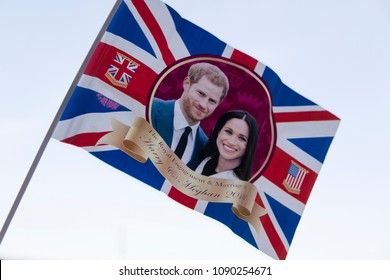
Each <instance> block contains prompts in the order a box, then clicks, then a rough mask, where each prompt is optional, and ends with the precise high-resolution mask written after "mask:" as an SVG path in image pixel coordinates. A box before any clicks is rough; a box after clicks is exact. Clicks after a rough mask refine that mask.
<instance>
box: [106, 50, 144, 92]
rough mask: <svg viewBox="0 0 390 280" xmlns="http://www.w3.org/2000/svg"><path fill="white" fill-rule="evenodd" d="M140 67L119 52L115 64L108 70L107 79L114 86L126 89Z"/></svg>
mask: <svg viewBox="0 0 390 280" xmlns="http://www.w3.org/2000/svg"><path fill="white" fill-rule="evenodd" d="M138 66H139V64H138V63H136V62H134V61H133V60H131V59H130V58H128V57H127V56H125V55H124V54H121V53H119V52H117V54H116V56H115V57H114V60H113V62H112V63H111V65H110V66H109V67H108V69H107V72H106V77H107V78H108V79H109V80H110V82H111V83H112V84H114V85H116V86H119V87H123V88H126V87H127V85H128V84H129V82H130V80H131V77H132V75H133V74H134V73H135V71H136V70H137V68H138Z"/></svg>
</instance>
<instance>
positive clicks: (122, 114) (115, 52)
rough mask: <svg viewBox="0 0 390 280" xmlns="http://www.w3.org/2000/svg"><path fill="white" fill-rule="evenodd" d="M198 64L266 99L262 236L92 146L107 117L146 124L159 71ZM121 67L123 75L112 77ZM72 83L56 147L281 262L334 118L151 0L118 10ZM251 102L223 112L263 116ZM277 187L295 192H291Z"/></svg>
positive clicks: (154, 174)
mask: <svg viewBox="0 0 390 280" xmlns="http://www.w3.org/2000/svg"><path fill="white" fill-rule="evenodd" d="M200 55H208V56H210V57H222V58H224V59H227V60H230V61H234V62H236V63H239V64H240V65H243V66H244V67H246V68H248V69H250V70H251V71H253V72H254V73H256V75H258V76H259V77H261V80H262V81H263V82H264V83H265V84H266V87H267V89H268V90H269V92H270V94H271V97H272V115H273V120H274V124H275V129H276V132H277V133H276V134H277V137H276V140H275V147H274V149H273V152H272V156H271V157H270V159H269V161H268V163H267V165H266V167H265V168H264V171H263V172H262V173H261V174H260V176H258V177H256V179H255V180H254V181H253V182H252V183H253V184H254V185H255V187H256V188H257V191H258V196H257V198H256V203H257V204H258V205H260V206H262V207H264V208H265V209H266V211H267V214H266V215H263V216H261V217H260V228H261V234H260V235H258V234H256V233H255V232H254V229H253V228H252V227H251V225H250V224H248V223H247V222H245V221H244V220H241V219H239V218H238V217H237V216H235V215H234V213H232V211H230V209H231V205H229V204H228V203H204V204H202V203H198V201H196V200H195V199H193V198H190V197H188V196H186V195H184V194H182V193H180V191H178V190H176V189H175V188H174V187H172V186H171V185H169V183H167V182H166V180H165V178H164V177H163V176H162V175H161V174H160V173H159V172H158V170H157V169H156V168H155V167H154V165H152V164H151V163H150V162H149V161H147V162H146V163H140V162H138V161H136V160H134V159H132V158H131V157H129V156H128V155H126V154H125V153H123V152H122V151H121V150H119V149H118V148H116V147H114V146H111V145H99V146H96V143H97V141H98V140H99V139H100V138H101V137H102V136H104V135H106V134H107V133H109V132H111V131H112V128H111V124H110V118H115V119H117V120H119V121H120V122H122V123H124V124H127V125H129V126H130V125H131V123H132V120H134V119H135V118H136V117H142V118H147V114H148V104H149V102H150V95H149V92H150V89H151V88H152V86H153V84H154V81H155V79H156V78H157V77H158V76H159V75H160V74H161V73H163V71H164V69H166V68H167V67H168V66H170V65H172V64H174V63H177V62H178V61H181V60H182V59H184V58H188V57H194V56H200ZM124 63H128V64H126V65H125V66H124V65H123V64H124ZM120 65H123V66H124V67H125V68H126V69H127V70H126V69H124V70H120V69H122V68H120V67H119V66H120ZM120 71H123V72H121V73H119V72H120ZM107 73H108V74H107ZM118 74H120V76H118ZM228 76H229V79H230V80H231V81H232V83H233V84H231V87H235V86H239V85H240V82H241V78H240V77H237V76H235V73H229V75H228ZM76 79H77V86H76V87H75V89H74V91H73V93H72V96H71V98H70V100H69V102H68V104H67V106H66V108H65V110H64V112H63V114H62V116H61V118H60V120H59V122H58V124H57V127H56V129H55V132H54V134H53V137H54V138H55V139H58V140H60V141H62V142H64V143H68V144H72V145H76V146H79V147H82V148H83V149H85V150H86V151H88V152H89V153H91V154H92V155H93V156H95V157H97V158H99V159H100V160H102V161H104V162H106V163H107V164H109V165H111V166H113V167H115V168H117V169H119V170H121V171H123V172H125V173H127V174H129V175H130V176H133V177H135V178H137V179H139V180H141V181H143V182H145V183H146V184H148V185H150V186H151V187H153V188H155V189H156V190H159V191H163V192H165V193H166V194H167V195H168V196H169V197H171V198H173V199H175V200H176V201H178V202H180V203H181V204H183V205H185V206H187V207H190V208H192V209H195V210H196V211H199V212H201V213H203V214H204V215H207V216H209V217H212V218H214V219H216V220H218V221H220V222H222V223H224V224H225V225H226V226H227V227H229V228H230V229H231V230H232V231H233V232H234V233H235V234H237V235H239V236H240V237H242V238H243V239H244V240H246V241H247V242H249V243H250V244H251V245H253V246H254V247H256V248H258V249H259V250H261V251H263V252H264V253H266V254H267V255H269V256H271V257H273V258H275V259H285V258H286V256H287V252H288V250H289V248H290V245H291V242H292V240H293V236H294V234H295V231H296V228H297V226H298V223H299V221H300V218H301V215H302V213H303V210H304V208H305V204H306V202H307V200H308V198H309V195H310V192H311V190H312V188H313V185H314V182H315V181H316V179H317V176H318V173H319V171H320V169H321V167H322V164H323V162H324V159H325V156H326V153H327V151H328V149H329V147H330V144H331V142H332V139H333V137H334V135H335V133H336V130H337V127H338V125H339V119H338V118H337V117H336V116H335V115H333V114H331V113H330V112H328V111H326V110H325V109H323V108H322V107H320V106H318V105H317V104H315V103H314V102H312V101H310V100H308V99H307V98H305V97H303V96H301V95H299V94H298V93H296V92H295V91H293V90H292V89H290V88H289V87H288V86H286V85H284V84H283V83H282V81H281V79H280V78H279V77H278V75H277V74H276V73H275V72H274V71H273V70H271V69H270V68H269V67H267V66H265V65H264V64H262V63H261V62H259V61H258V60H256V59H254V58H252V57H250V56H249V55H247V54H245V53H243V52H241V51H239V50H237V49H235V48H233V47H231V46H229V45H227V44H226V43H224V42H223V41H221V40H220V39H218V38H216V37H215V36H214V35H212V34H210V33H209V32H207V31H205V30H203V29H201V28H200V27H198V26H196V25H194V24H193V23H191V22H189V21H187V20H185V19H183V18H182V17H181V16H180V15H179V14H178V13H177V12H176V11H175V10H173V9H172V8H171V7H169V6H168V5H166V4H165V3H163V2H161V1H159V0H146V1H145V0H124V1H120V4H119V5H118V8H117V10H116V12H115V14H114V15H113V18H112V20H111V22H110V24H109V25H108V27H107V29H106V30H105V32H104V34H103V35H102V37H101V38H100V41H99V43H98V45H97V46H96V48H95V50H94V52H93V55H92V57H91V58H90V60H89V62H88V64H87V66H86V68H85V69H84V71H83V73H82V75H81V76H80V77H76ZM115 81H117V82H115ZM118 82H119V83H118ZM124 85H126V86H124ZM251 94H252V93H248V94H246V95H244V97H242V96H241V97H239V98H241V99H240V100H227V101H226V102H227V104H228V105H229V106H230V105H231V106H233V104H234V103H240V104H241V105H243V106H252V107H253V106H257V105H254V104H258V107H256V109H257V110H259V111H261V110H262V107H261V106H262V104H261V102H259V101H258V97H257V96H255V95H251ZM232 98H234V97H232ZM229 102H230V103H229ZM256 102H257V103H256ZM113 105H115V106H113ZM228 105H226V106H228ZM292 162H293V163H292ZM297 172H298V173H299V172H301V174H304V175H305V177H304V179H303V178H302V179H299V178H300V177H299V176H300V175H297ZM298 180H299V182H298ZM285 185H289V186H290V187H291V188H295V189H299V190H300V191H299V192H291V191H289V190H288V189H287V188H286V186H285Z"/></svg>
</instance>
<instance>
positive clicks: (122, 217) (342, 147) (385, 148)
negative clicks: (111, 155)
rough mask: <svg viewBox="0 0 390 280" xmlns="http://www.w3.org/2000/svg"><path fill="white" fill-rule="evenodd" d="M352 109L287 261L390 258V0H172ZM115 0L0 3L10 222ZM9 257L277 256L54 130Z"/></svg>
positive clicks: (0, 183) (288, 80) (322, 97)
mask: <svg viewBox="0 0 390 280" xmlns="http://www.w3.org/2000/svg"><path fill="white" fill-rule="evenodd" d="M164 2H165V3H167V4H169V5H170V6H171V7H172V8H174V9H175V10H176V11H177V12H179V13H180V14H181V16H183V17H184V18H186V19H188V20H190V21H192V22H193V23H195V24H197V25H199V26H200V27H202V28H204V29H206V30H208V31H209V32H211V33H213V34H214V35H216V36H217V37H218V38H220V39H221V40H223V41H225V42H226V43H228V44H229V45H231V46H233V47H235V48H237V49H239V50H241V51H243V52H245V53H247V54H249V55H251V56H253V57H255V58H257V59H258V60H259V61H261V62H262V63H264V64H265V65H267V66H269V67H270V68H271V69H273V70H274V71H275V72H276V73H277V74H278V75H279V77H280V78H281V79H282V81H283V82H284V83H285V84H286V85H288V86H289V87H291V88H292V89H294V90H295V91H297V92H298V93H300V94H301V95H303V96H305V97H306V98H308V99H310V100H312V101H314V102H315V103H317V104H319V105H320V106H322V107H324V108H325V109H327V110H329V111H330V112H332V113H334V114H335V115H337V116H338V117H339V118H340V119H341V124H340V126H339V129H338V131H337V133H336V137H335V139H334V141H333V143H332V145H331V147H330V150H329V152H328V155H327V157H326V160H325V163H324V165H323V167H322V170H321V172H320V174H319V177H318V179H317V181H316V184H315V186H314V188H313V191H312V193H311V196H310V198H309V201H308V203H307V205H306V208H305V210H304V213H303V216H302V219H301V221H300V224H299V225H298V228H297V231H296V233H295V237H294V240H293V242H292V245H291V247H290V251H289V253H288V256H287V259H289V260H312V259H313V260H340V259H350V260H362V259H363V260H377V259H390V239H389V238H388V236H390V219H389V218H388V214H389V213H390V203H389V202H388V199H389V197H390V188H389V183H388V181H389V172H390V163H389V160H388V159H389V158H390V151H389V144H388V143H390V132H389V129H388V128H389V125H388V122H387V120H388V116H387V113H388V111H389V104H390V85H389V83H388V76H389V74H390V51H389V50H390V32H389V30H390V2H389V1H386V0H369V1H368V0H366V1H364V0H345V1H336V0H329V1H319V0H314V1H303V0H299V1H290V0H275V1H264V0H243V1H237V0H235V1H233V0H213V1H209V0H187V1H179V0H166V1H164ZM114 3H115V1H114V0H101V1H93V0H83V1H79V0H77V1H76V0H68V1H58V0H53V1H43V0H37V1H26V0H21V1H13V0H0V38H1V44H0V66H1V67H0V96H1V101H2V102H1V103H2V104H1V110H0V125H1V127H2V132H1V137H0V147H2V152H1V156H0V162H1V164H0V167H1V168H0V223H1V225H2V224H3V223H4V221H5V218H6V216H7V214H8V212H9V210H10V208H11V205H12V203H13V201H14V199H15V197H16V195H17V193H18V191H19V189H20V187H21V185H22V182H23V180H24V178H25V177H26V175H27V172H28V169H29V168H30V166H31V164H32V161H33V160H34V157H35V156H36V154H37V152H38V149H39V146H40V145H41V143H42V141H43V139H44V138H45V135H46V133H47V130H48V129H49V127H50V125H51V122H52V120H53V118H54V116H55V114H56V112H57V110H58V108H59V107H60V104H61V102H62V100H63V98H64V97H65V94H66V93H67V91H68V89H69V87H70V85H71V83H72V81H73V79H74V77H75V76H76V73H77V71H78V69H79V67H80V66H81V64H82V61H83V59H84V57H85V56H86V54H87V52H88V50H89V48H90V47H91V45H92V43H93V41H94V39H95V37H96V35H97V33H98V32H99V30H100V28H101V26H102V25H103V22H104V21H105V19H106V17H107V15H108V14H109V12H110V10H111V8H112V6H113V5H114ZM0 257H1V258H15V259H141V260H142V259H145V260H146V259H219V260H233V259H250V260H268V259H270V257H268V256H267V255H265V254H264V253H262V252H260V251H258V250H257V249H255V248H253V247H252V246H251V245H249V244H247V243H246V242H245V241H244V240H242V239H241V238H240V237H238V236H236V235H235V234H233V233H232V232H231V231H230V230H229V229H228V228H226V227H225V226H223V225H222V224H220V223H218V222H216V221H214V220H211V219H209V218H207V217H204V216H203V215H201V214H199V213H197V212H195V211H192V210H189V209H187V208H185V207H183V206H181V205H179V204H178V203H176V202H174V201H172V200H170V199H168V198H167V197H166V196H165V194H163V193H160V192H157V191H155V190H154V189H152V188H150V187H148V186H146V185H144V184H143V183H141V182H139V181H137V180H135V179H133V178H131V177H129V176H127V175H126V174H123V173H121V172H120V171H118V170H115V169H114V168H112V167H110V166H108V165H107V164H105V163H103V162H100V161H99V160H97V159H95V158H94V157H92V156H91V155H89V154H88V153H87V152H85V151H84V150H82V149H79V148H76V147H72V146H69V145H65V144H62V143H59V142H57V141H55V140H51V141H50V142H49V144H48V146H47V147H46V150H45V152H44V154H43V157H42V158H41V161H40V163H39V165H38V168H37V169H36V171H35V173H34V175H33V177H32V180H31V182H30V184H29V186H28V189H27V191H26V193H25V195H24V197H23V200H22V202H21V204H20V206H19V208H18V210H17V212H16V214H15V216H14V219H13V221H12V223H11V225H10V228H9V230H8V232H7V234H6V236H5V239H4V241H3V243H2V244H1V246H0Z"/></svg>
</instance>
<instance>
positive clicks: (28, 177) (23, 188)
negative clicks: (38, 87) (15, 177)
mask: <svg viewBox="0 0 390 280" xmlns="http://www.w3.org/2000/svg"><path fill="white" fill-rule="evenodd" d="M121 2H122V0H117V1H116V2H115V5H114V7H113V8H112V10H111V12H110V14H109V15H108V17H107V19H106V21H105V22H104V24H103V26H102V28H101V29H100V31H99V33H98V35H97V36H96V38H95V41H94V42H93V44H92V47H91V48H90V50H89V52H88V54H87V56H86V57H85V59H84V61H83V63H82V64H81V67H80V69H79V71H78V72H77V75H76V77H75V79H74V80H73V82H72V84H71V85H70V87H69V90H68V92H67V93H66V95H65V98H64V100H63V101H62V103H61V106H60V108H59V109H58V111H57V113H56V115H55V117H54V119H53V121H52V123H51V125H50V127H49V130H48V131H47V133H46V136H45V138H44V139H43V142H42V144H41V146H40V147H39V150H38V152H37V154H36V156H35V158H34V161H33V162H32V164H31V166H30V169H29V171H28V173H27V175H26V177H25V179H24V181H23V184H22V186H21V187H20V190H19V193H18V195H17V196H16V198H15V201H14V203H13V205H12V207H11V210H10V211H9V213H8V216H7V219H6V220H5V222H4V224H3V227H2V229H1V232H0V245H1V244H2V242H3V239H4V236H5V234H6V233H7V230H8V228H9V225H10V224H11V221H12V219H13V217H14V215H15V213H16V210H17V209H18V207H19V204H20V202H21V200H22V198H23V195H24V193H25V192H26V189H27V187H28V184H29V183H30V180H31V178H32V176H33V174H34V172H35V169H36V168H37V166H38V163H39V161H40V159H41V157H42V155H43V152H44V151H45V149H46V146H47V144H48V143H49V140H50V138H51V137H52V135H53V132H54V130H55V128H56V126H57V123H58V121H59V119H60V117H61V115H62V113H63V112H64V110H65V107H66V105H67V104H68V102H69V99H70V97H71V96H72V93H73V91H74V89H75V88H76V86H77V83H78V81H79V79H80V77H81V75H82V73H83V72H84V70H85V68H86V66H87V64H88V61H89V60H90V58H91V57H92V55H93V53H94V51H95V49H96V47H97V45H98V44H99V42H100V40H101V38H102V37H103V34H104V32H105V31H106V29H107V27H108V25H109V24H110V22H111V19H112V18H113V16H114V14H115V13H116V11H117V9H118V7H119V5H120V4H121Z"/></svg>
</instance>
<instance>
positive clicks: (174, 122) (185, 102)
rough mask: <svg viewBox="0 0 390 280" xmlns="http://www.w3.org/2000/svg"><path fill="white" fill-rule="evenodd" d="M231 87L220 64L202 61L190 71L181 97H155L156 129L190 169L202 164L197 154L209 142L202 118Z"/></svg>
mask: <svg viewBox="0 0 390 280" xmlns="http://www.w3.org/2000/svg"><path fill="white" fill-rule="evenodd" d="M228 90H229V82H228V79H227V77H226V75H225V74H224V73H223V72H222V71H221V70H220V69H219V68H218V67H217V66H215V65H212V64H210V63H205V62H200V63H196V64H193V65H192V66H191V67H190V69H189V70H188V75H187V77H185V79H184V81H183V92H182V95H181V97H180V98H179V99H178V100H161V99H158V98H154V100H153V104H152V112H151V118H152V119H151V122H152V125H153V127H154V129H156V131H157V132H158V133H159V134H160V135H161V137H162V138H163V139H164V140H165V142H166V143H167V144H168V145H169V146H170V147H171V149H172V150H174V151H175V153H176V154H177V155H178V156H179V157H180V158H181V160H182V161H183V162H184V163H186V164H187V165H188V166H189V167H190V168H193V169H194V168H195V167H196V166H197V164H198V163H199V160H198V153H199V151H200V150H201V149H202V148H203V146H204V145H205V144H206V142H207V136H206V134H205V133H204V132H203V130H202V128H201V127H200V126H199V124H200V121H202V120H204V119H205V118H207V117H209V116H210V115H211V114H212V113H213V112H214V110H215V109H216V108H217V107H218V105H219V104H220V103H221V102H222V100H223V99H224V98H225V97H226V94H227V92H228Z"/></svg>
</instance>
